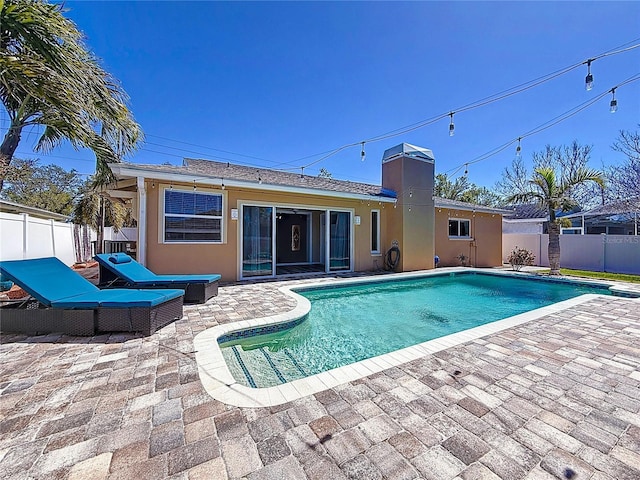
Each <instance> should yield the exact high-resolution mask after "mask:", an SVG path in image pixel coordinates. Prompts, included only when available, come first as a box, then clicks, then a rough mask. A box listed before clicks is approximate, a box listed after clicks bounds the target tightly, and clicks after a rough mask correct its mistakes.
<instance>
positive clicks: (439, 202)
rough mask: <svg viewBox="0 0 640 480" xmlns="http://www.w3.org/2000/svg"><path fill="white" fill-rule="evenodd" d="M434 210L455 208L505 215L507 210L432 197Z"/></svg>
mask: <svg viewBox="0 0 640 480" xmlns="http://www.w3.org/2000/svg"><path fill="white" fill-rule="evenodd" d="M433 201H434V203H435V206H436V208H457V209H459V210H472V211H476V212H484V213H495V214H500V215H505V214H506V213H507V212H508V210H505V209H502V208H493V207H486V206H484V205H476V204H475V203H467V202H460V201H458V200H450V199H448V198H442V197H433Z"/></svg>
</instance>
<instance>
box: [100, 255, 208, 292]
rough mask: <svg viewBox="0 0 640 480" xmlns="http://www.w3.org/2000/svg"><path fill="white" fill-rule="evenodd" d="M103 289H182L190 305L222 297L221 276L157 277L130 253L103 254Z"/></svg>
mask: <svg viewBox="0 0 640 480" xmlns="http://www.w3.org/2000/svg"><path fill="white" fill-rule="evenodd" d="M94 258H95V259H96V260H97V261H98V264H99V265H100V286H101V287H110V286H124V287H135V288H182V289H183V290H184V291H185V294H184V301H185V302H187V303H204V302H206V301H207V300H209V299H210V298H211V297H214V296H216V295H217V294H218V280H220V275H217V274H212V275H156V274H155V273H153V272H152V271H151V270H149V269H147V268H146V267H144V266H143V265H141V264H140V263H138V262H136V261H135V260H134V259H133V258H131V257H130V256H129V255H127V254H126V253H112V254H106V253H103V254H100V255H96V256H95V257H94Z"/></svg>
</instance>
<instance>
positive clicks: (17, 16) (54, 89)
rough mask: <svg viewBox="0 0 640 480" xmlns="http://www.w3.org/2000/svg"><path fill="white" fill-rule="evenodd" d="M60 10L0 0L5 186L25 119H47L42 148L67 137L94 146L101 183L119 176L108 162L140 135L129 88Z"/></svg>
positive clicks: (0, 169) (37, 1) (39, 0)
mask: <svg viewBox="0 0 640 480" xmlns="http://www.w3.org/2000/svg"><path fill="white" fill-rule="evenodd" d="M62 12H63V8H62V6H61V5H52V4H49V3H48V2H46V1H45V0H29V1H25V0H0V99H1V100H2V104H3V105H4V107H5V109H6V111H7V113H8V116H9V120H10V124H9V127H8V129H7V132H6V134H5V136H4V139H3V141H2V144H1V145H0V190H2V186H3V182H4V179H5V177H6V175H7V172H8V168H9V165H10V164H11V161H12V159H13V155H14V153H15V151H16V149H17V147H18V144H19V143H20V138H21V134H22V130H23V129H24V128H25V127H27V126H30V125H40V126H43V127H44V128H43V130H42V134H41V135H40V138H39V139H38V141H37V143H36V147H35V149H36V151H43V152H48V151H50V150H51V149H53V148H55V147H56V146H58V145H60V144H61V143H62V142H63V141H64V140H68V141H69V142H70V143H71V145H73V146H74V147H75V148H81V147H86V148H89V149H91V150H92V151H93V152H94V153H95V155H96V175H95V182H96V183H97V184H101V185H105V184H107V183H109V182H111V181H112V180H113V174H112V172H111V170H110V169H109V168H108V165H107V164H108V163H109V162H117V161H120V160H121V158H122V157H123V156H124V155H127V154H129V153H131V152H133V151H134V150H135V149H136V148H137V146H138V143H139V141H140V140H141V136H142V132H141V129H140V126H139V125H138V124H137V123H136V122H135V121H134V120H133V117H132V115H131V113H130V112H129V110H128V108H127V106H126V102H127V101H128V97H127V95H126V93H125V92H124V91H123V90H122V88H121V87H120V86H119V84H118V83H117V81H116V80H115V79H114V78H113V77H112V76H111V75H110V74H109V73H107V72H106V71H104V70H103V69H102V68H101V67H100V65H99V63H98V60H97V58H96V57H95V56H94V55H93V53H91V52H90V51H89V50H88V49H87V47H86V46H85V45H84V43H83V39H82V34H81V33H80V31H79V30H78V29H77V27H76V25H75V24H74V23H73V22H72V21H71V20H69V19H67V18H65V17H64V15H63V14H62Z"/></svg>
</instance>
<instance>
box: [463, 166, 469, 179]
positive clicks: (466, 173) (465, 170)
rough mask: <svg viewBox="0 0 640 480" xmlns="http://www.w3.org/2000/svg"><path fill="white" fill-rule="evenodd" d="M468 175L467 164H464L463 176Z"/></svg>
mask: <svg viewBox="0 0 640 480" xmlns="http://www.w3.org/2000/svg"><path fill="white" fill-rule="evenodd" d="M468 174H469V164H468V163H465V164H464V176H465V177H466V176H467V175H468Z"/></svg>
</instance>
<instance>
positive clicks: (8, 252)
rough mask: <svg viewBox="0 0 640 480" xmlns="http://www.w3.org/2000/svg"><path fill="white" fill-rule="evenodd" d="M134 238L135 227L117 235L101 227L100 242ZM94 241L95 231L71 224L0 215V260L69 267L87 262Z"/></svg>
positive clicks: (17, 215)
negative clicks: (49, 260) (52, 260)
mask: <svg viewBox="0 0 640 480" xmlns="http://www.w3.org/2000/svg"><path fill="white" fill-rule="evenodd" d="M74 230H75V232H74ZM83 237H85V238H83ZM136 238H137V229H136V228H123V229H121V230H120V231H119V232H118V233H115V232H114V231H113V228H111V227H107V228H105V232H104V239H105V240H108V241H123V242H126V241H130V240H133V241H135V240H136ZM95 239H96V232H95V231H93V230H92V229H88V228H86V227H82V228H80V227H79V226H77V225H74V224H72V223H64V222H57V221H55V220H45V219H42V218H36V217H32V216H30V215H28V214H26V213H20V214H15V213H7V212H0V261H1V260H22V259H26V258H42V257H57V258H59V259H60V260H61V261H62V262H64V263H65V264H66V265H73V264H74V263H76V262H83V261H87V260H90V259H91V257H92V256H93V253H94V252H93V251H92V249H91V242H93V241H95Z"/></svg>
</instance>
